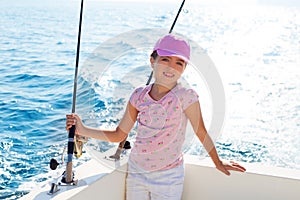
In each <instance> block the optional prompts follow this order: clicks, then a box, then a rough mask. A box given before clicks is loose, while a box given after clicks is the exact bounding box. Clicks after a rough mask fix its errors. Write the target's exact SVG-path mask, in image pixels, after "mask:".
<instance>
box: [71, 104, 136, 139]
mask: <svg viewBox="0 0 300 200" xmlns="http://www.w3.org/2000/svg"><path fill="white" fill-rule="evenodd" d="M137 114H138V111H137V110H136V109H135V108H134V107H133V106H132V105H131V103H130V102H128V104H127V107H126V111H125V113H124V116H123V118H122V119H121V121H120V123H119V125H118V126H117V128H116V129H115V130H100V129H96V128H91V127H87V126H85V125H84V124H83V123H82V121H81V119H80V117H79V116H78V115H76V114H69V115H67V121H66V129H67V130H69V129H70V128H71V127H72V125H75V126H76V134H78V135H82V136H86V137H91V138H95V139H98V140H102V141H108V142H121V141H122V140H124V139H125V138H126V137H127V135H128V133H129V132H130V130H131V129H132V127H133V126H134V123H135V121H136V118H137Z"/></svg>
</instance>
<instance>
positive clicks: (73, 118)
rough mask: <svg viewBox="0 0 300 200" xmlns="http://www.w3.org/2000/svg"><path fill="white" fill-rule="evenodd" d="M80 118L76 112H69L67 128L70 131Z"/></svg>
mask: <svg viewBox="0 0 300 200" xmlns="http://www.w3.org/2000/svg"><path fill="white" fill-rule="evenodd" d="M80 121H81V120H80V118H79V116H78V115H76V114H67V115H66V130H67V131H69V130H70V128H71V127H72V126H73V125H75V126H76V125H77V123H78V122H80Z"/></svg>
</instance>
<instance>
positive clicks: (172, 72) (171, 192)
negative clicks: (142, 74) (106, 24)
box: [66, 34, 245, 200]
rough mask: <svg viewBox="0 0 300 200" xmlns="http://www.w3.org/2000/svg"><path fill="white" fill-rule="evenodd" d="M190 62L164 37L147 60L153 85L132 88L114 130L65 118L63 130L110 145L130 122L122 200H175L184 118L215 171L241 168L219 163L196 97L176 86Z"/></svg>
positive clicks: (184, 48)
mask: <svg viewBox="0 0 300 200" xmlns="http://www.w3.org/2000/svg"><path fill="white" fill-rule="evenodd" d="M189 58H190V46H189V44H188V43H187V42H186V41H185V40H183V39H181V38H179V37H177V36H174V35H171V34H168V35H166V36H164V37H162V38H161V39H159V40H158V41H157V43H156V44H155V47H154V49H153V53H152V54H151V57H150V63H151V67H152V69H153V76H154V78H155V81H154V83H153V84H150V85H148V86H146V87H139V88H137V89H136V90H135V91H134V92H133V93H132V95H131V97H130V100H129V102H128V104H127V107H126V111H125V114H124V116H123V118H122V119H121V121H120V123H119V125H118V126H117V128H116V129H115V130H99V129H94V128H90V127H87V126H85V125H84V124H83V123H82V121H81V119H80V117H79V116H78V115H76V114H70V115H67V121H66V128H67V130H69V129H70V128H71V126H72V125H76V134H78V135H82V136H86V137H91V138H96V139H99V140H104V141H110V142H121V141H124V140H125V139H126V138H127V136H128V133H129V132H130V130H131V129H132V127H133V126H134V124H135V122H136V121H138V127H137V136H136V141H135V143H134V147H133V148H132V151H131V153H130V156H129V160H128V176H127V178H126V187H127V192H126V195H127V199H129V200H130V199H138V200H143V199H160V200H161V199H181V196H182V191H183V181H184V169H183V154H182V152H181V147H182V145H183V142H184V139H185V129H186V125H187V120H189V121H190V123H191V124H192V127H193V130H194V132H195V134H196V135H197V137H198V138H199V140H200V141H201V142H202V144H203V145H204V147H205V149H206V150H207V152H208V153H209V155H210V157H211V159H212V161H213V162H214V164H215V166H216V168H217V169H218V170H220V171H221V172H223V173H224V174H226V175H230V172H229V170H235V171H240V172H244V171H245V168H244V167H242V166H241V165H239V164H237V163H234V162H231V163H226V162H223V161H221V160H220V159H219V156H218V154H217V151H216V148H215V146H214V144H213V141H212V139H211V138H210V136H209V135H208V133H207V131H206V129H205V126H204V122H203V119H202V114H201V109H200V103H199V100H198V95H197V93H196V92H195V91H194V90H192V89H186V88H184V87H182V86H181V85H180V84H179V83H177V81H178V79H179V78H180V77H181V75H182V73H183V72H184V70H185V68H186V66H187V63H188V61H189Z"/></svg>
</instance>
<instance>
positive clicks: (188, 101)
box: [182, 89, 199, 110]
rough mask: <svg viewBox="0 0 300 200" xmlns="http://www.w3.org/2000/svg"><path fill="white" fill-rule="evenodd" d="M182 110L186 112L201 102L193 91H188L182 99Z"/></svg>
mask: <svg viewBox="0 0 300 200" xmlns="http://www.w3.org/2000/svg"><path fill="white" fill-rule="evenodd" d="M182 100H183V101H182V109H183V110H186V109H187V108H188V107H189V106H190V105H192V104H193V103H195V102H197V101H199V96H198V94H197V93H196V91H195V90H193V89H187V90H186V91H185V92H184V96H183V98H182Z"/></svg>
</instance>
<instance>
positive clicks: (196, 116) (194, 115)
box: [185, 101, 245, 175]
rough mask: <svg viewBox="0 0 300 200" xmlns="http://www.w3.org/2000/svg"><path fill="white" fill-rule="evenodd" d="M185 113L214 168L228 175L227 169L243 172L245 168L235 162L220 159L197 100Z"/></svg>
mask: <svg viewBox="0 0 300 200" xmlns="http://www.w3.org/2000/svg"><path fill="white" fill-rule="evenodd" d="M185 114H186V116H187V117H188V119H189V120H190V122H191V125H192V127H193V129H194V131H195V134H196V135H197V137H198V138H199V140H200V141H201V143H202V144H203V146H204V148H205V149H206V151H207V152H208V154H209V156H210V157H211V159H212V161H213V162H214V164H215V166H216V168H217V169H218V170H220V171H221V172H223V173H224V174H226V175H230V172H229V171H228V170H235V171H241V172H244V171H245V168H244V167H242V166H240V165H239V164H237V163H234V162H232V163H225V162H223V161H221V160H220V158H219V156H218V153H217V150H216V148H215V145H214V143H213V141H212V139H211V137H210V136H209V134H208V133H207V131H206V128H205V125H204V122H203V118H202V114H201V109H200V103H199V102H198V101H197V102H195V103H193V104H192V105H190V106H189V107H188V108H187V109H186V110H185Z"/></svg>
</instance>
